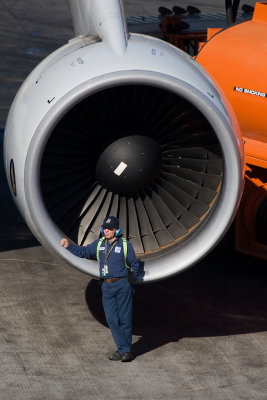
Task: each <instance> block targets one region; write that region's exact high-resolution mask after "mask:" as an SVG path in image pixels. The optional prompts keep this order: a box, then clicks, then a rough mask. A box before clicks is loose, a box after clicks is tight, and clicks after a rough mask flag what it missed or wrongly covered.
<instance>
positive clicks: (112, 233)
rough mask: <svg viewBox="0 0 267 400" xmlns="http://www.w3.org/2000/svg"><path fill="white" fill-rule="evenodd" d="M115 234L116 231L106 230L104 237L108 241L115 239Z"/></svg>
mask: <svg viewBox="0 0 267 400" xmlns="http://www.w3.org/2000/svg"><path fill="white" fill-rule="evenodd" d="M115 233H116V229H108V228H104V235H105V238H106V239H108V240H111V239H113V238H114V237H115Z"/></svg>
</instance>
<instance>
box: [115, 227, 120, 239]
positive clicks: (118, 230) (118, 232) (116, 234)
mask: <svg viewBox="0 0 267 400" xmlns="http://www.w3.org/2000/svg"><path fill="white" fill-rule="evenodd" d="M120 233H121V230H120V228H119V229H117V230H116V232H115V236H116V237H118V236H119V235H120Z"/></svg>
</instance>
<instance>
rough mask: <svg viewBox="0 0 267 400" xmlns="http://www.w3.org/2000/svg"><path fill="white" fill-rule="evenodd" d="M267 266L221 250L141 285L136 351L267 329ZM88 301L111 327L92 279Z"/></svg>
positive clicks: (98, 288) (99, 292) (138, 300)
mask: <svg viewBox="0 0 267 400" xmlns="http://www.w3.org/2000/svg"><path fill="white" fill-rule="evenodd" d="M266 289H267V266H266V262H264V261H262V260H256V259H253V258H250V257H248V256H244V255H242V254H238V253H235V252H234V251H232V250H231V251H227V252H225V249H223V248H219V249H216V250H214V251H213V252H212V253H211V254H210V255H209V256H208V257H206V259H205V260H203V261H202V262H200V263H199V264H198V265H196V266H194V267H193V268H191V269H189V270H187V271H185V272H183V273H181V274H179V275H177V276H175V277H173V278H169V279H166V280H164V281H160V282H155V283H149V284H144V285H138V286H137V287H136V293H135V308H134V329H133V334H134V335H137V336H139V337H140V338H139V340H138V341H137V342H136V343H134V345H133V352H134V353H135V354H136V355H141V354H144V353H146V352H149V351H151V350H153V349H155V348H159V347H161V346H163V345H165V344H167V343H169V342H177V341H178V340H179V339H181V338H185V337H208V336H224V335H237V334H245V333H254V332H262V331H266V330H267V290H266ZM86 301H87V305H88V308H89V310H90V312H91V313H92V314H93V315H94V317H95V318H96V319H97V320H98V321H99V322H101V323H102V324H104V325H106V321H105V316H104V313H103V309H102V304H101V289H100V287H99V285H98V282H97V281H96V280H92V281H90V283H89V285H88V287H87V290H86Z"/></svg>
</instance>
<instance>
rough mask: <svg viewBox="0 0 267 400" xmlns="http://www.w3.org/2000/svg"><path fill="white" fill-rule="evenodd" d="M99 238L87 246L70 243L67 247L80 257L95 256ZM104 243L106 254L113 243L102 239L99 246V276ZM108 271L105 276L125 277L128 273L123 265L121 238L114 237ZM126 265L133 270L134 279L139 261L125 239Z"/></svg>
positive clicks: (102, 262) (102, 263)
mask: <svg viewBox="0 0 267 400" xmlns="http://www.w3.org/2000/svg"><path fill="white" fill-rule="evenodd" d="M98 241H99V239H97V240H95V241H94V242H93V243H91V244H88V245H87V246H77V245H75V244H72V243H70V244H69V246H68V247H67V249H68V250H69V251H70V252H71V253H72V254H74V255H75V256H77V257H80V258H91V257H93V256H95V257H96V249H97V244H98ZM105 243H106V246H107V251H106V253H107V254H108V253H109V251H110V249H111V247H112V245H113V244H114V242H113V243H111V244H110V243H109V241H108V240H103V242H102V244H101V246H100V248H99V276H100V277H101V278H103V276H102V274H101V273H102V268H103V267H104V263H105ZM107 265H108V273H107V274H106V275H105V278H121V277H126V276H127V275H128V269H127V268H126V267H125V260H124V253H123V244H122V239H121V238H116V243H115V245H114V246H113V248H112V250H111V252H110V254H109V256H108V259H107ZM127 265H128V266H130V267H131V268H132V270H133V277H134V279H136V278H137V276H138V270H139V262H138V260H137V259H136V256H135V252H134V249H133V246H132V244H131V243H130V242H129V241H127Z"/></svg>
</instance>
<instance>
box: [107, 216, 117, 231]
mask: <svg viewBox="0 0 267 400" xmlns="http://www.w3.org/2000/svg"><path fill="white" fill-rule="evenodd" d="M118 227H119V220H118V219H117V218H116V217H107V218H105V219H104V221H103V229H105V228H106V229H110V230H113V229H117V228H118Z"/></svg>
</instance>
